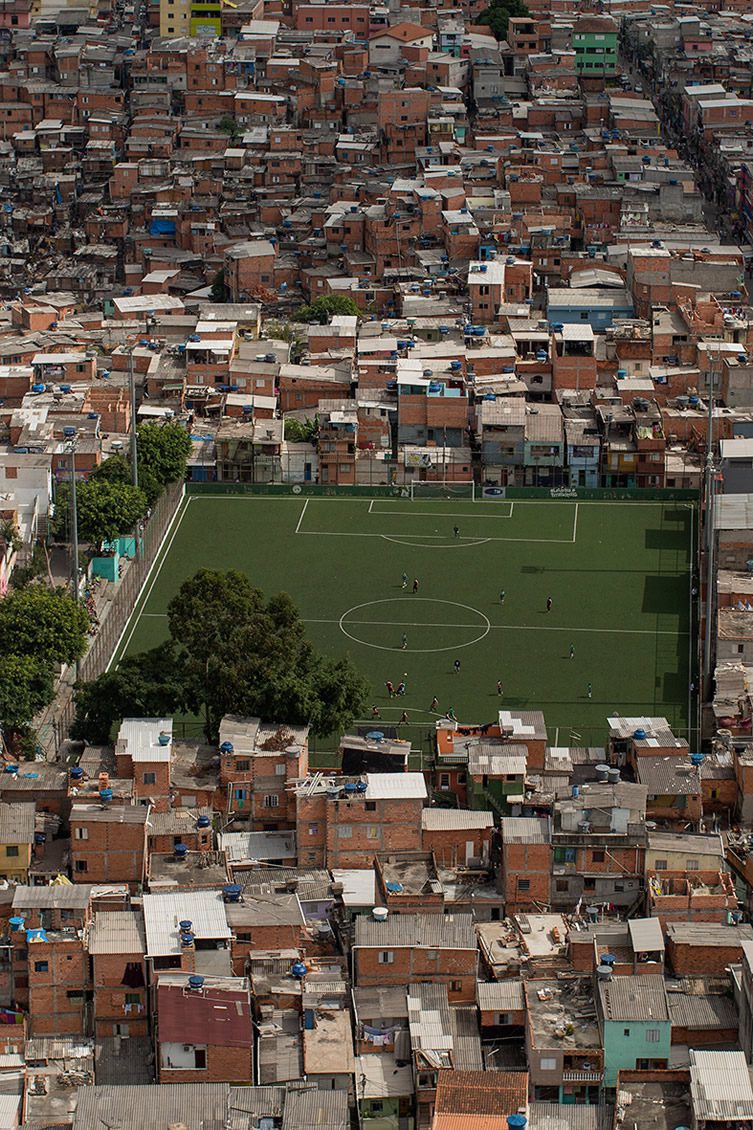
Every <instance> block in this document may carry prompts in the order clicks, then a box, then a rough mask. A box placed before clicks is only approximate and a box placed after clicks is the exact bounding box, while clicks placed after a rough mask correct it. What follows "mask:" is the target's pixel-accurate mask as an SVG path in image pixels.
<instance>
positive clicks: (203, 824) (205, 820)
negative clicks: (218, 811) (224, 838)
mask: <svg viewBox="0 0 753 1130" xmlns="http://www.w3.org/2000/svg"><path fill="white" fill-rule="evenodd" d="M211 823H212V821H211V820H210V819H209V817H208V816H200V817H199V819H198V820H197V821H196V826H197V828H209V827H210V825H211Z"/></svg>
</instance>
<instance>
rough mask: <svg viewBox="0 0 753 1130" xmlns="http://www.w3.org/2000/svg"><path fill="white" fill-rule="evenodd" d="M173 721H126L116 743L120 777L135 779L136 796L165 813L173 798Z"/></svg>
mask: <svg viewBox="0 0 753 1130" xmlns="http://www.w3.org/2000/svg"><path fill="white" fill-rule="evenodd" d="M172 733H173V723H172V719H171V718H124V719H123V721H122V722H121V724H120V729H119V730H118V736H117V739H116V742H115V764H116V766H117V774H118V777H123V778H126V779H130V780H133V795H134V797H135V798H136V799H137V800H139V801H148V802H149V804H151V805H152V806H153V807H154V808H155V809H156V810H157V811H158V812H166V811H167V808H168V805H169V798H170V758H171V751H172Z"/></svg>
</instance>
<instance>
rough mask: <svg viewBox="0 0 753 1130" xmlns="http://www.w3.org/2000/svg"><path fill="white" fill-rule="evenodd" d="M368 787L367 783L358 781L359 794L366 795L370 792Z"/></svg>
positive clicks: (357, 790)
mask: <svg viewBox="0 0 753 1130" xmlns="http://www.w3.org/2000/svg"><path fill="white" fill-rule="evenodd" d="M368 787H369V786H368V782H367V781H357V782H356V792H357V793H365V792H366V791H367V790H368Z"/></svg>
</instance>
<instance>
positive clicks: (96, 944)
mask: <svg viewBox="0 0 753 1130" xmlns="http://www.w3.org/2000/svg"><path fill="white" fill-rule="evenodd" d="M145 950H146V934H145V932H144V917H143V915H142V913H141V911H140V910H113V911H102V912H100V913H99V914H97V915H96V917H95V918H94V921H93V922H92V924H91V927H90V930H89V953H93V954H98V953H101V954H104V953H115V954H117V953H122V954H142V953H144V952H145Z"/></svg>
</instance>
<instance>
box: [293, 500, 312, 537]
mask: <svg viewBox="0 0 753 1130" xmlns="http://www.w3.org/2000/svg"><path fill="white" fill-rule="evenodd" d="M308 505H309V500H308V499H306V501H305V502H304V504H303V507H302V509H301V513H300V515H299V518H298V525H297V526H296V528H295V532H296V533H298V532H299V530H300V528H301V522H302V521H303V516H304V514H305V513H306V511H307V509H308Z"/></svg>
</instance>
